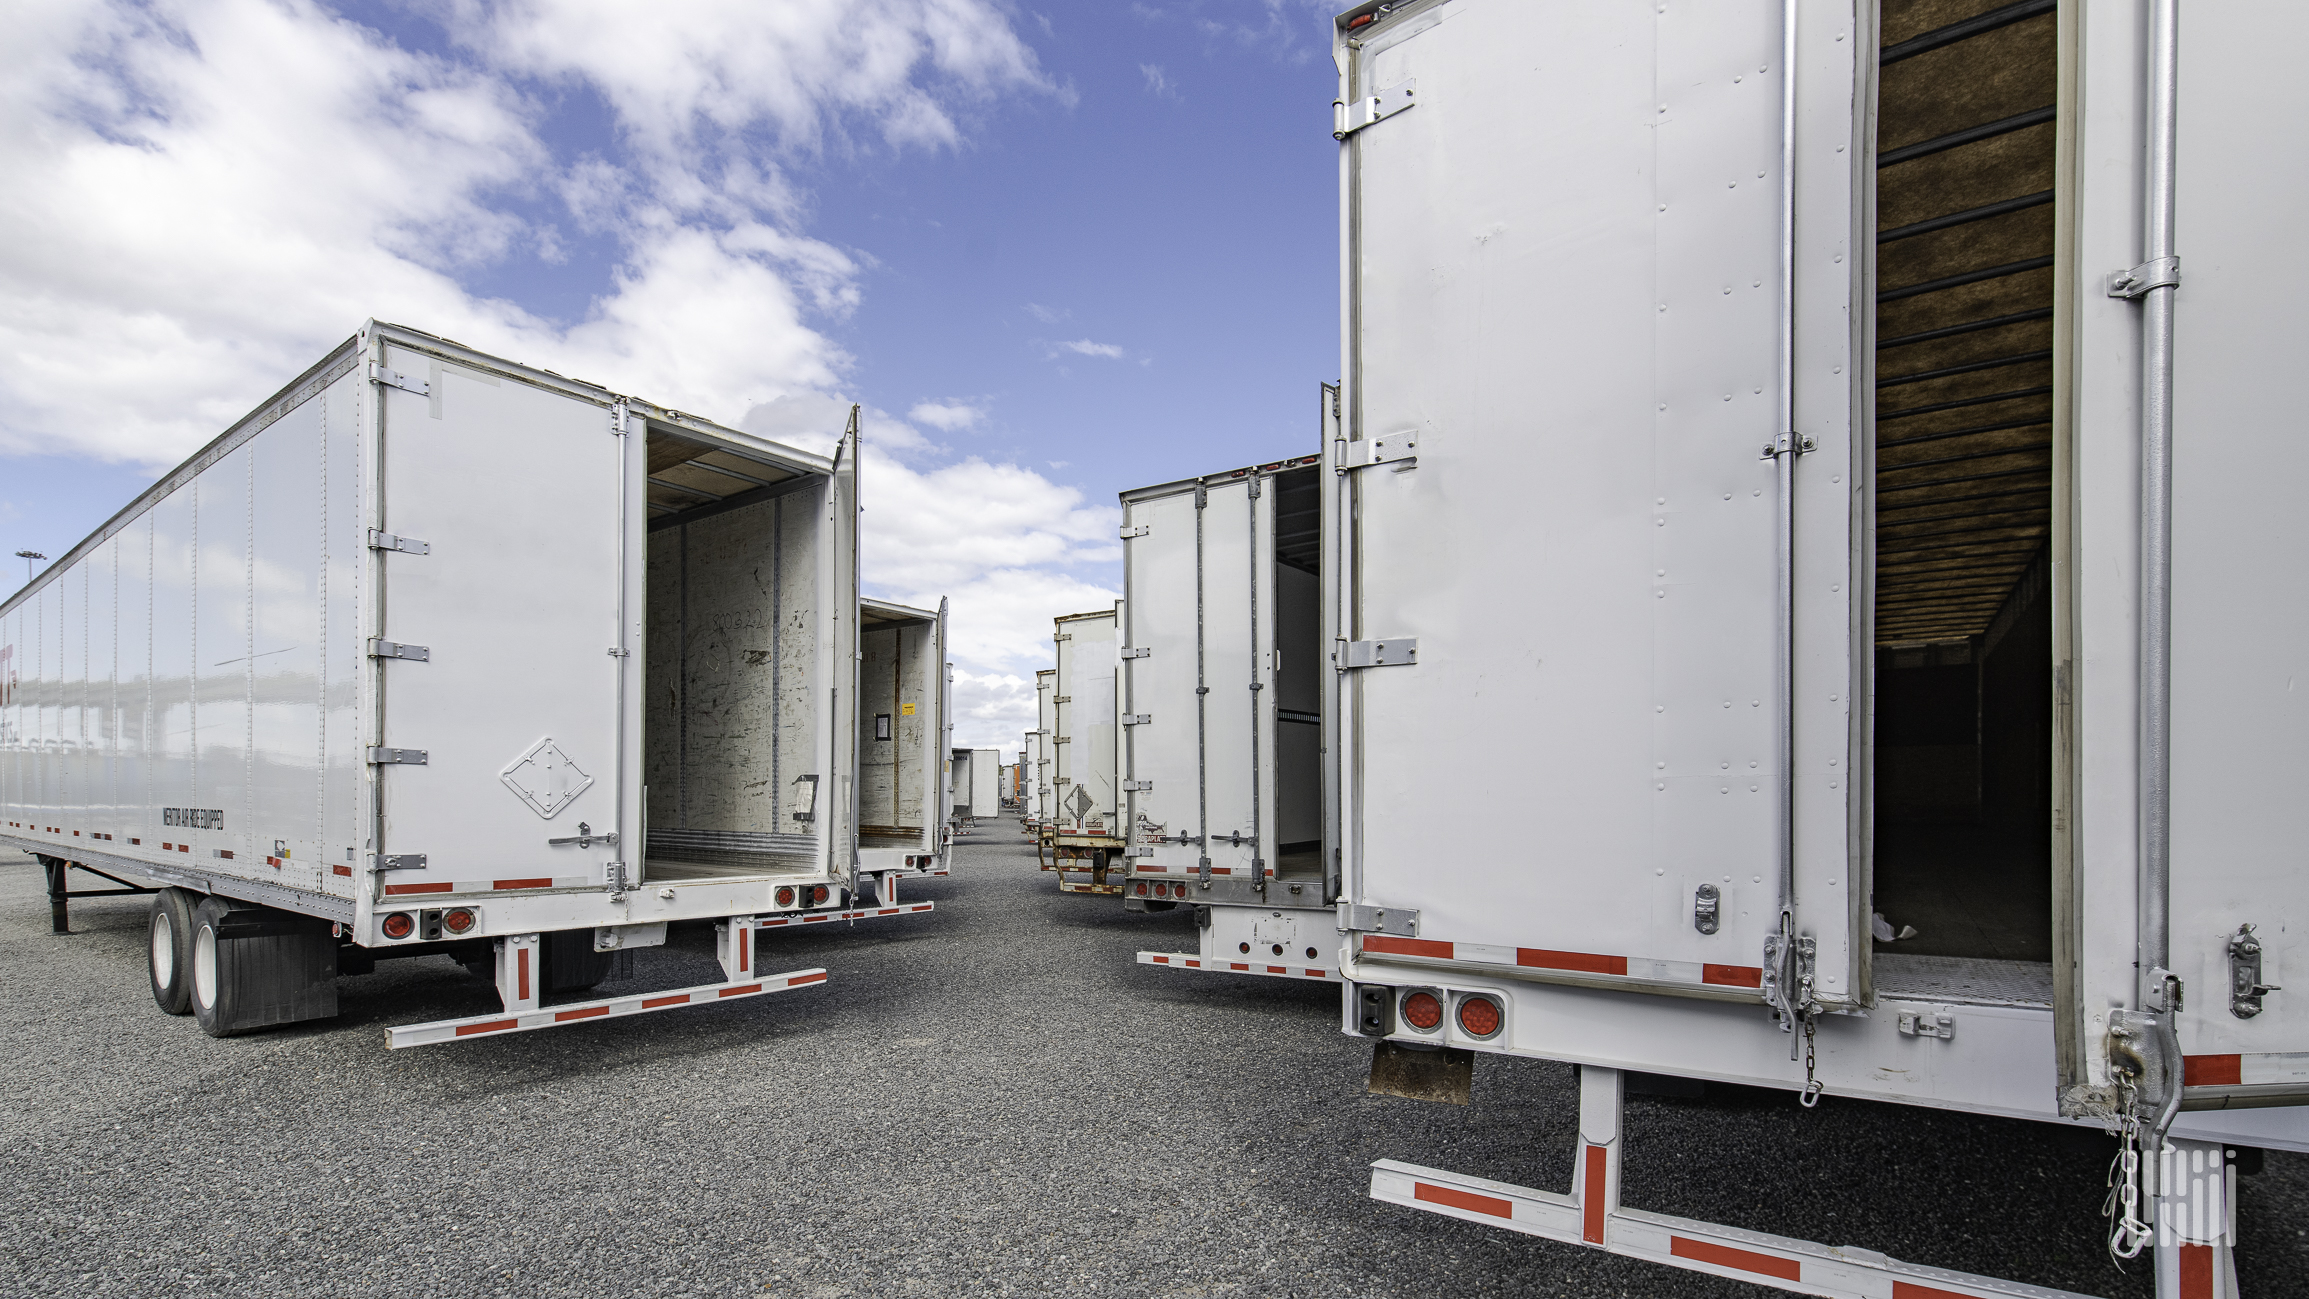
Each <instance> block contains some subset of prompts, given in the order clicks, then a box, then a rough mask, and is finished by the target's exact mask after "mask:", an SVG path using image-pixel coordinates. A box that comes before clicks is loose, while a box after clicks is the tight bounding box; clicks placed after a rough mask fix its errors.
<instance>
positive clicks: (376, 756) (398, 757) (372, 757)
mask: <svg viewBox="0 0 2309 1299" xmlns="http://www.w3.org/2000/svg"><path fill="white" fill-rule="evenodd" d="M369 761H371V762H373V763H376V764H378V765H379V766H387V765H390V764H393V763H400V764H402V765H403V766H409V767H422V766H424V765H425V750H423V749H389V748H386V747H385V746H384V745H382V744H372V745H370V746H369Z"/></svg>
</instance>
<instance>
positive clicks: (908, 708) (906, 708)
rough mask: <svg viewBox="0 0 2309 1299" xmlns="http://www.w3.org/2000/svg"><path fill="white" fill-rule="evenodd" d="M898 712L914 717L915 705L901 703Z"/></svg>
mask: <svg viewBox="0 0 2309 1299" xmlns="http://www.w3.org/2000/svg"><path fill="white" fill-rule="evenodd" d="M898 712H899V714H900V715H902V716H905V717H912V716H913V715H914V705H912V704H900V705H899V706H898Z"/></svg>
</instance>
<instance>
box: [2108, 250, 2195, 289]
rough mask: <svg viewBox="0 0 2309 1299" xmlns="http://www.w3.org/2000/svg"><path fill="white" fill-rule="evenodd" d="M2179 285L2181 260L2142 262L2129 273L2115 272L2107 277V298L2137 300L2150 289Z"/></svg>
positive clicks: (2166, 259) (2173, 258)
mask: <svg viewBox="0 0 2309 1299" xmlns="http://www.w3.org/2000/svg"><path fill="white" fill-rule="evenodd" d="M2180 283H2181V259H2180V258H2178V257H2159V258H2157V259H2156V260H2155V261H2152V262H2142V263H2141V264H2140V265H2138V266H2135V267H2134V268H2132V269H2131V270H2129V271H2117V272H2115V273H2113V274H2111V275H2110V276H2109V296H2110V297H2112V298H2137V297H2140V296H2141V295H2142V294H2144V293H2147V292H2148V291H2149V290H2151V289H2166V288H2178V287H2180Z"/></svg>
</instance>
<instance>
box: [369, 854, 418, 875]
mask: <svg viewBox="0 0 2309 1299" xmlns="http://www.w3.org/2000/svg"><path fill="white" fill-rule="evenodd" d="M369 869H370V870H373V871H421V870H423V869H425V854H423V853H421V852H394V853H371V854H370V855H369Z"/></svg>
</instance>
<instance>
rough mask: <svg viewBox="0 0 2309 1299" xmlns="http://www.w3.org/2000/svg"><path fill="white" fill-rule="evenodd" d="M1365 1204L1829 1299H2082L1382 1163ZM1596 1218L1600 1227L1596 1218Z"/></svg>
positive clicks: (1872, 1254) (1850, 1249) (1861, 1252)
mask: <svg viewBox="0 0 2309 1299" xmlns="http://www.w3.org/2000/svg"><path fill="white" fill-rule="evenodd" d="M1371 1198H1372V1199H1374V1200H1385V1201H1387V1202H1388V1203H1390V1204H1400V1205H1403V1206H1405V1207H1407V1208H1413V1209H1423V1210H1425V1211H1427V1212H1429V1213H1437V1214H1441V1215H1443V1216H1444V1217H1447V1218H1459V1219H1462V1220H1464V1221H1467V1222H1481V1223H1488V1224H1490V1225H1492V1226H1494V1227H1505V1228H1507V1229H1508V1230H1510V1231H1520V1232H1523V1233H1525V1234H1527V1235H1532V1236H1543V1237H1546V1238H1547V1239H1549V1240H1560V1241H1563V1242H1565V1243H1567V1244H1573V1245H1581V1244H1584V1245H1588V1246H1590V1247H1591V1248H1595V1247H1600V1248H1602V1249H1603V1250H1605V1251H1606V1252H1608V1253H1613V1254H1622V1255H1626V1256H1627V1257H1630V1258H1640V1259H1648V1260H1649V1261H1651V1262H1654V1263H1665V1264H1667V1265H1669V1266H1671V1267H1680V1268H1685V1269H1688V1270H1690V1271H1694V1272H1706V1273H1709V1274H1710V1275H1713V1276H1722V1277H1730V1278H1732V1279H1734V1280H1738V1281H1748V1282H1752V1283H1754V1284H1757V1285H1766V1286H1773V1287H1776V1288H1779V1289H1783V1290H1795V1291H1798V1292H1800V1293H1803V1294H1812V1295H1828V1296H1832V1299H2084V1297H2083V1296H2081V1295H2078V1294H2077V1293H2075V1292H2074V1291H2069V1290H2052V1289H2047V1288H2046V1287H2044V1286H2035V1285H2026V1284H2023V1283H2021V1282H2017V1281H2003V1280H1998V1279H1996V1278H1993V1277H1984V1276H1975V1275H1973V1274H1971V1273H1967V1272H1951V1271H1948V1270H1946V1269H1944V1268H1937V1267H1923V1266H1920V1265H1918V1264H1915V1263H1903V1262H1900V1261H1899V1260H1897V1259H1892V1258H1887V1257H1885V1256H1884V1255H1882V1254H1879V1253H1877V1252H1876V1251H1874V1250H1869V1249H1860V1248H1858V1247H1856V1246H1851V1245H1844V1246H1828V1245H1818V1244H1814V1243H1813V1242H1811V1241H1808V1240H1794V1239H1791V1238H1789V1237H1786V1236H1773V1235H1768V1234H1766V1233H1764V1232H1760V1231H1744V1230H1741V1229H1740V1228H1738V1227H1726V1226H1721V1225H1718V1224H1716V1223H1712V1222H1698V1221H1694V1220H1692V1219H1690V1218H1674V1217H1670V1216H1668V1215H1666V1214H1661V1213H1646V1212H1643V1211H1642V1210H1640V1209H1629V1208H1611V1209H1609V1210H1608V1211H1606V1212H1603V1213H1593V1212H1590V1211H1589V1210H1592V1209H1593V1208H1595V1207H1598V1206H1593V1205H1588V1206H1583V1205H1582V1204H1581V1203H1580V1201H1579V1199H1578V1198H1576V1197H1574V1196H1569V1195H1558V1194H1556V1193H1555V1192H1552V1191H1535V1190H1531V1189H1529V1188H1527V1187H1521V1186H1512V1185H1509V1184H1508V1183H1506V1182H1494V1181H1491V1180H1489V1179H1487V1178H1481V1177H1468V1176H1465V1175H1463V1174H1459V1173H1447V1172H1443V1171H1442V1170H1440V1169H1434V1168H1421V1167H1419V1166H1417V1165H1415V1164H1404V1163H1398V1162H1396V1161H1395V1160H1392V1159H1382V1160H1380V1161H1378V1162H1377V1163H1374V1164H1373V1165H1371ZM1598 1219H1600V1221H1596V1220H1598Z"/></svg>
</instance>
